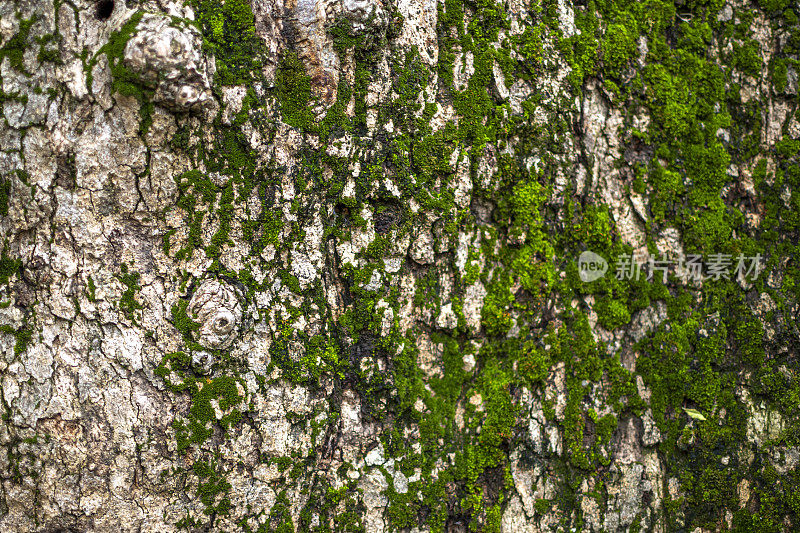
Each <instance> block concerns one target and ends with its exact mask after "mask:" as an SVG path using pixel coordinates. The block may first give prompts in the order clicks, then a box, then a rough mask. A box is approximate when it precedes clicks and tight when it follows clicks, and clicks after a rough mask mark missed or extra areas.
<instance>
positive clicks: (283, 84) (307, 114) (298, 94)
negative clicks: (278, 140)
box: [275, 51, 314, 130]
mask: <svg viewBox="0 0 800 533" xmlns="http://www.w3.org/2000/svg"><path fill="white" fill-rule="evenodd" d="M275 88H276V92H277V97H278V101H279V102H280V107H281V116H282V117H283V121H284V122H286V123H287V124H289V125H290V126H294V127H295V128H300V129H303V130H305V129H310V128H311V127H312V126H313V123H314V114H313V113H312V112H311V109H310V105H309V103H310V102H311V77H310V76H309V75H308V74H306V71H305V67H304V66H303V63H302V61H300V58H299V57H298V56H297V54H296V53H294V52H292V51H289V52H286V53H285V54H284V55H283V57H282V58H281V61H280V64H279V65H278V71H277V73H276V76H275Z"/></svg>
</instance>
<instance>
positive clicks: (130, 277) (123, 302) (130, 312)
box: [117, 263, 143, 324]
mask: <svg viewBox="0 0 800 533" xmlns="http://www.w3.org/2000/svg"><path fill="white" fill-rule="evenodd" d="M120 272H121V273H120V275H119V276H117V277H118V278H119V280H120V281H121V282H122V284H123V285H125V291H124V292H123V293H122V296H121V297H120V300H119V308H120V310H122V312H123V313H124V314H125V317H126V318H127V319H128V320H130V321H131V322H133V323H134V324H136V311H137V310H139V309H143V306H142V304H140V303H139V302H137V301H136V293H137V292H139V291H140V290H142V287H141V285H139V278H140V277H141V274H139V273H138V272H128V265H127V264H125V263H122V265H120Z"/></svg>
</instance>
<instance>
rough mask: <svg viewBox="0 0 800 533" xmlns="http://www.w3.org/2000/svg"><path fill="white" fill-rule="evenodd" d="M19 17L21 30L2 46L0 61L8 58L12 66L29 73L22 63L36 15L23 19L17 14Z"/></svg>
mask: <svg viewBox="0 0 800 533" xmlns="http://www.w3.org/2000/svg"><path fill="white" fill-rule="evenodd" d="M17 19H18V20H19V30H18V31H17V33H15V34H14V35H13V36H12V37H11V38H10V39H9V40H8V41H7V42H6V44H4V45H3V47H2V48H0V61H2V60H3V59H4V58H8V62H9V64H10V65H11V67H12V68H15V69H17V70H19V71H20V72H23V73H25V74H27V71H26V70H25V67H24V66H23V64H22V63H23V58H24V55H25V50H26V49H27V47H28V37H29V36H30V33H31V26H33V24H34V22H36V17H35V16H34V17H31V18H29V19H21V18H19V16H18V15H17Z"/></svg>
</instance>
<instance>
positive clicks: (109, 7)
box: [95, 0, 114, 20]
mask: <svg viewBox="0 0 800 533" xmlns="http://www.w3.org/2000/svg"><path fill="white" fill-rule="evenodd" d="M113 12H114V0H100V1H99V2H97V6H96V8H95V16H96V17H97V20H107V19H108V18H109V17H111V13H113Z"/></svg>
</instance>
